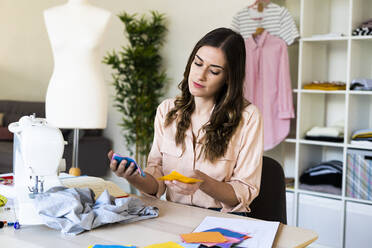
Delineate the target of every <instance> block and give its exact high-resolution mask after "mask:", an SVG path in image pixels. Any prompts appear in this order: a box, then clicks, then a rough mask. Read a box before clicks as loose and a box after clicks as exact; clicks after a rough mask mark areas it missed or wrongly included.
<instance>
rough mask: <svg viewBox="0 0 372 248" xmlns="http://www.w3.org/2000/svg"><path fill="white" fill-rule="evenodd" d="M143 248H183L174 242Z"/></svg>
mask: <svg viewBox="0 0 372 248" xmlns="http://www.w3.org/2000/svg"><path fill="white" fill-rule="evenodd" d="M144 248H183V246H182V245H179V244H177V243H176V242H173V241H169V242H165V243H161V244H154V245H148V246H145V247H144Z"/></svg>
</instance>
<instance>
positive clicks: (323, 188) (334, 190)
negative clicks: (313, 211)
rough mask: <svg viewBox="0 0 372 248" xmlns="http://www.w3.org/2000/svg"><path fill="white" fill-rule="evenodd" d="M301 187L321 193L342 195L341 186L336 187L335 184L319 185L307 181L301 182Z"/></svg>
mask: <svg viewBox="0 0 372 248" xmlns="http://www.w3.org/2000/svg"><path fill="white" fill-rule="evenodd" d="M299 188H300V189H304V190H309V191H316V192H321V193H328V194H333V195H341V188H338V187H335V186H333V185H327V184H319V185H310V184H306V183H300V186H299Z"/></svg>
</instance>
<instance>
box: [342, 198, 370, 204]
mask: <svg viewBox="0 0 372 248" xmlns="http://www.w3.org/2000/svg"><path fill="white" fill-rule="evenodd" d="M345 200H346V201H349V202H357V203H364V204H369V205H372V201H368V200H362V199H356V198H352V197H345Z"/></svg>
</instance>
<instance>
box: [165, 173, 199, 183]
mask: <svg viewBox="0 0 372 248" xmlns="http://www.w3.org/2000/svg"><path fill="white" fill-rule="evenodd" d="M158 180H169V181H172V180H177V181H180V182H183V183H196V182H203V180H200V179H196V178H191V177H186V176H184V175H182V174H181V173H178V172H177V171H172V172H171V173H170V174H168V175H166V176H162V177H159V178H158Z"/></svg>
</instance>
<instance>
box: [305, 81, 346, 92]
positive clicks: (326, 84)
mask: <svg viewBox="0 0 372 248" xmlns="http://www.w3.org/2000/svg"><path fill="white" fill-rule="evenodd" d="M303 88H304V89H305V90H346V84H345V82H341V81H312V82H310V83H307V84H305V85H304V86H303Z"/></svg>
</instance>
